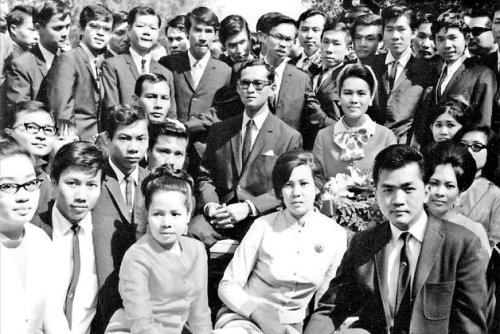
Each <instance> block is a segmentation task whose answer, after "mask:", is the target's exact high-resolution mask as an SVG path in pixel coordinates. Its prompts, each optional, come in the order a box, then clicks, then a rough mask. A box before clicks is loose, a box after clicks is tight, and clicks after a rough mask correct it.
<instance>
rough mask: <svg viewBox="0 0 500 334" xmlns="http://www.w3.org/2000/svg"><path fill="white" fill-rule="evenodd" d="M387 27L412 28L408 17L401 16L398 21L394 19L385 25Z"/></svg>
mask: <svg viewBox="0 0 500 334" xmlns="http://www.w3.org/2000/svg"><path fill="white" fill-rule="evenodd" d="M385 26H386V27H392V28H396V27H409V26H410V19H409V18H407V17H406V16H400V17H398V18H396V19H392V20H389V21H387V22H386V24H385Z"/></svg>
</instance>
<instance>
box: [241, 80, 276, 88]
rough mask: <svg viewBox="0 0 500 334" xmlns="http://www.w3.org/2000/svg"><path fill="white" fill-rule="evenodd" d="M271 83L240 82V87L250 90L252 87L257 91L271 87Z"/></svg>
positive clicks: (259, 81) (262, 81) (261, 81)
mask: <svg viewBox="0 0 500 334" xmlns="http://www.w3.org/2000/svg"><path fill="white" fill-rule="evenodd" d="M271 84H272V82H271V81H264V80H238V87H240V88H241V89H248V88H250V85H252V86H253V87H254V88H255V89H256V90H263V89H264V87H265V86H269V85H271Z"/></svg>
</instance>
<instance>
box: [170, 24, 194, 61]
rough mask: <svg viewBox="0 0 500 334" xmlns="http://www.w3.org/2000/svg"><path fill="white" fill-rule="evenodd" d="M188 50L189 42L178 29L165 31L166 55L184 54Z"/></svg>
mask: <svg viewBox="0 0 500 334" xmlns="http://www.w3.org/2000/svg"><path fill="white" fill-rule="evenodd" d="M187 49H189V40H188V38H187V36H186V33H185V32H184V31H182V30H180V29H179V28H173V27H169V28H168V30H167V52H168V54H172V53H177V52H184V51H186V50H187Z"/></svg>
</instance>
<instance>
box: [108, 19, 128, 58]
mask: <svg viewBox="0 0 500 334" xmlns="http://www.w3.org/2000/svg"><path fill="white" fill-rule="evenodd" d="M127 28H128V24H127V22H122V23H119V24H117V25H116V26H115V29H113V33H112V34H111V39H110V40H109V47H110V48H111V50H113V51H114V52H116V53H118V54H121V53H124V52H125V51H126V50H127V48H128V47H129V40H128V35H127Z"/></svg>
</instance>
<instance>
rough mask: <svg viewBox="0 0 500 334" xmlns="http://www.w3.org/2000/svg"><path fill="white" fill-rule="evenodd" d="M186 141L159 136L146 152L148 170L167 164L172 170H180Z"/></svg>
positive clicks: (184, 155)
mask: <svg viewBox="0 0 500 334" xmlns="http://www.w3.org/2000/svg"><path fill="white" fill-rule="evenodd" d="M187 145H188V141H187V139H185V138H179V137H174V136H166V135H159V136H158V138H157V139H156V143H155V144H154V145H153V147H152V148H151V149H150V150H148V169H153V168H156V167H158V166H161V165H165V164H167V165H168V166H170V167H171V168H173V169H182V167H183V166H184V162H185V160H186V150H187Z"/></svg>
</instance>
